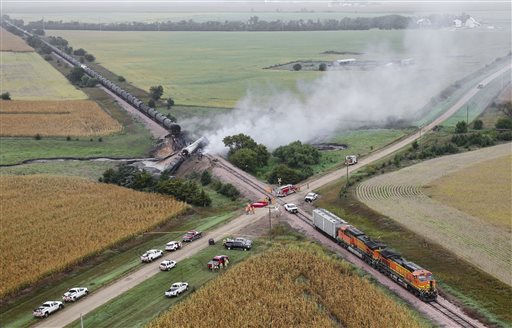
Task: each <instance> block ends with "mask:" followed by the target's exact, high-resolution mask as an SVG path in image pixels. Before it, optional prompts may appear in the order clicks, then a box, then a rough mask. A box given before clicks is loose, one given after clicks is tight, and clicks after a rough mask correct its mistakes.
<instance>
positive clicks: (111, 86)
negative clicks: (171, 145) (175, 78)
mask: <svg viewBox="0 0 512 328" xmlns="http://www.w3.org/2000/svg"><path fill="white" fill-rule="evenodd" d="M6 23H7V24H9V25H11V26H13V27H15V28H17V29H18V30H20V31H21V32H23V33H24V34H26V35H28V36H31V37H36V38H38V39H39V40H40V41H41V42H43V43H44V44H45V45H47V46H48V47H49V48H51V50H52V51H53V52H54V53H56V54H57V55H58V56H60V57H62V58H64V59H65V60H66V61H68V62H69V63H71V64H72V65H73V66H76V67H81V68H82V69H83V70H84V72H85V73H86V74H87V75H89V76H90V77H92V78H95V79H97V80H98V82H99V83H100V84H101V85H103V86H104V87H105V88H107V89H108V90H110V91H112V92H113V93H115V94H116V95H117V96H119V97H120V98H121V99H123V100H124V101H126V102H127V103H129V104H130V105H132V106H133V107H135V108H136V109H137V110H139V111H140V112H142V113H143V114H144V115H146V116H148V117H149V118H151V119H152V120H153V121H155V122H157V123H158V124H160V125H161V126H163V127H164V128H166V129H167V130H169V131H170V133H171V134H172V135H175V136H176V135H179V134H180V132H181V127H180V126H179V125H178V124H176V123H174V122H172V121H171V120H170V119H168V118H167V117H165V116H164V115H162V114H161V113H160V112H158V111H157V110H155V109H154V108H151V107H149V106H148V105H146V104H144V103H143V102H142V100H140V99H138V98H137V97H135V96H134V95H132V94H131V93H129V92H128V91H126V90H124V89H123V88H121V87H120V86H118V85H117V84H115V83H114V82H112V81H110V80H109V79H107V78H105V77H104V76H102V75H101V74H99V73H98V72H96V71H95V70H93V69H91V68H90V67H88V66H86V65H84V64H82V63H80V61H78V60H77V59H76V58H74V57H73V56H71V55H69V54H67V53H66V52H64V51H62V50H61V49H59V48H57V47H55V46H54V45H52V44H50V43H48V42H46V41H45V40H43V39H41V38H40V37H38V36H37V35H34V34H32V33H29V32H27V31H25V30H23V29H21V28H19V27H17V26H15V25H13V24H11V23H9V22H7V21H6Z"/></svg>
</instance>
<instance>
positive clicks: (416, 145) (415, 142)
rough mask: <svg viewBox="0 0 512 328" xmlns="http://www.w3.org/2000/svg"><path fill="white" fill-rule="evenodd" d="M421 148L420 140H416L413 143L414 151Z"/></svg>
mask: <svg viewBox="0 0 512 328" xmlns="http://www.w3.org/2000/svg"><path fill="white" fill-rule="evenodd" d="M419 147H420V145H419V144H418V140H414V142H413V143H412V149H414V150H417V149H418V148H419Z"/></svg>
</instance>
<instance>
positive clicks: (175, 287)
mask: <svg viewBox="0 0 512 328" xmlns="http://www.w3.org/2000/svg"><path fill="white" fill-rule="evenodd" d="M187 289H188V283H187V282H175V283H174V284H172V285H171V288H169V289H168V290H167V291H166V292H165V296H167V297H173V296H178V295H179V294H181V293H183V292H184V291H186V290H187Z"/></svg>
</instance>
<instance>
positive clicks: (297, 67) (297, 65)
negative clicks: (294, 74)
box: [293, 63, 302, 71]
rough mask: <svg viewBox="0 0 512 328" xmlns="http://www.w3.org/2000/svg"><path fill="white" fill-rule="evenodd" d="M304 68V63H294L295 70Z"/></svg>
mask: <svg viewBox="0 0 512 328" xmlns="http://www.w3.org/2000/svg"><path fill="white" fill-rule="evenodd" d="M301 69H302V65H301V64H299V63H297V64H295V65H293V70H294V71H300V70H301Z"/></svg>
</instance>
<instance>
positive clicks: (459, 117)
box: [442, 70, 512, 126]
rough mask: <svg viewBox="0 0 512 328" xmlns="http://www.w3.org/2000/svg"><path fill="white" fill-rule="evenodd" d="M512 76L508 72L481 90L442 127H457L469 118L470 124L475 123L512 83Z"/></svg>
mask: <svg viewBox="0 0 512 328" xmlns="http://www.w3.org/2000/svg"><path fill="white" fill-rule="evenodd" d="M511 76H512V75H511V71H510V70H508V71H506V72H505V73H503V74H502V75H501V76H500V77H498V78H496V79H494V80H492V81H491V82H490V83H489V84H487V85H486V86H485V87H484V88H483V89H480V90H479V91H478V93H477V94H476V95H475V96H473V97H472V98H471V99H470V100H469V102H468V104H467V105H466V106H463V107H462V108H461V109H459V110H458V111H457V112H456V113H455V114H453V115H452V116H451V117H450V118H449V119H447V120H446V121H444V122H443V124H442V125H444V126H455V124H457V122H459V121H466V118H467V117H468V118H469V122H473V121H474V120H475V119H476V118H477V117H478V116H479V115H481V114H482V113H483V112H484V111H485V109H486V108H487V106H488V105H489V104H490V103H491V102H492V101H493V99H495V98H497V96H498V95H499V94H500V93H501V91H502V90H503V87H504V86H505V85H507V84H508V83H510V81H511ZM480 79H481V78H480ZM466 111H467V113H466ZM466 114H467V115H466Z"/></svg>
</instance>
